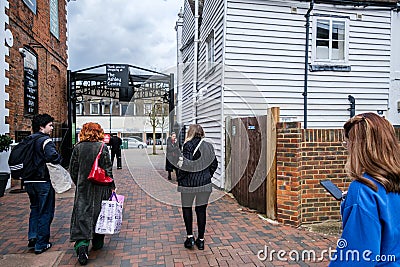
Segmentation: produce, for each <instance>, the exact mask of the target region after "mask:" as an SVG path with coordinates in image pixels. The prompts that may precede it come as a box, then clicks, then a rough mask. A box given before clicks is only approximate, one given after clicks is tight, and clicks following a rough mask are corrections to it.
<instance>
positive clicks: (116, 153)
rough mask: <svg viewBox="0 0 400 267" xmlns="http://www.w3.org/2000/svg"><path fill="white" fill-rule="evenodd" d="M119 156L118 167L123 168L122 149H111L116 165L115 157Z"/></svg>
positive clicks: (112, 159) (112, 158) (112, 161)
mask: <svg viewBox="0 0 400 267" xmlns="http://www.w3.org/2000/svg"><path fill="white" fill-rule="evenodd" d="M115 156H117V168H119V169H120V168H122V161H121V149H118V150H117V151H114V150H111V163H112V164H113V165H114V158H115Z"/></svg>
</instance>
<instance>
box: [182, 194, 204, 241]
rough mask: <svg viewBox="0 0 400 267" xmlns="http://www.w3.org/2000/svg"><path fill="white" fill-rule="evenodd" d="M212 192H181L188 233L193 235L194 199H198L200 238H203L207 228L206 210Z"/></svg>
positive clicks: (197, 216) (197, 211)
mask: <svg viewBox="0 0 400 267" xmlns="http://www.w3.org/2000/svg"><path fill="white" fill-rule="evenodd" d="M210 194H211V192H199V193H181V202H182V213H183V220H184V222H185V227H186V234H187V235H193V210H192V205H193V200H194V199H196V206H195V212H196V218H197V229H198V238H200V239H203V238H204V233H205V230H206V217H207V216H206V210H207V205H208V199H209V198H210Z"/></svg>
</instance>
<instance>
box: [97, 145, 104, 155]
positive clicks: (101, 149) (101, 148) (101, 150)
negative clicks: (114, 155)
mask: <svg viewBox="0 0 400 267" xmlns="http://www.w3.org/2000/svg"><path fill="white" fill-rule="evenodd" d="M103 146H104V143H103V142H102V143H101V147H100V151H99V154H97V158H100V156H101V152H103Z"/></svg>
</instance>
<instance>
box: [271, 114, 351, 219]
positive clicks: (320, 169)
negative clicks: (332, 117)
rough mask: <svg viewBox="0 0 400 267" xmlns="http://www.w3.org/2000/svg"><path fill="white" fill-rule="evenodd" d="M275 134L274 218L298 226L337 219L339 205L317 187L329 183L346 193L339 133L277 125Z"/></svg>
mask: <svg viewBox="0 0 400 267" xmlns="http://www.w3.org/2000/svg"><path fill="white" fill-rule="evenodd" d="M277 130H278V134H277V213H278V214H277V217H278V220H279V221H280V222H283V223H288V224H293V225H300V224H302V223H311V222H317V221H325V220H338V219H340V209H339V207H340V202H339V201H337V200H335V199H334V198H333V197H331V196H330V195H328V194H327V193H326V191H325V190H324V189H323V188H322V187H321V185H320V184H319V182H320V180H323V179H330V180H332V182H333V183H335V184H336V185H338V186H339V187H340V188H341V189H342V190H345V189H346V188H347V186H348V184H349V182H350V179H349V178H347V175H346V173H345V170H344V165H345V163H346V158H347V156H346V155H347V154H346V150H345V149H344V148H343V147H342V145H341V143H342V140H343V137H342V130H341V129H306V130H305V129H301V124H300V123H297V122H293V123H279V124H278V128H277Z"/></svg>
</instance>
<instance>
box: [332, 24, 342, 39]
mask: <svg viewBox="0 0 400 267" xmlns="http://www.w3.org/2000/svg"><path fill="white" fill-rule="evenodd" d="M344 34H345V27H344V22H343V21H334V22H333V24H332V39H333V40H341V41H344V39H345V36H344Z"/></svg>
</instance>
